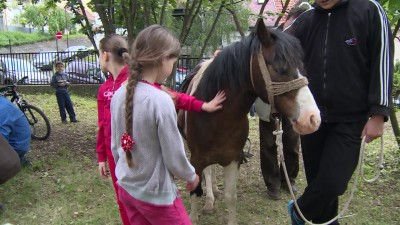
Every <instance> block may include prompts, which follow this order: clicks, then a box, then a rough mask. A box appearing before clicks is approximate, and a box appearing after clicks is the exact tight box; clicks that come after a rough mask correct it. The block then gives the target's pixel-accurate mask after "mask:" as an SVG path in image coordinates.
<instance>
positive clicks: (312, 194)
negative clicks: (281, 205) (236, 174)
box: [287, 0, 393, 225]
mask: <svg viewBox="0 0 400 225" xmlns="http://www.w3.org/2000/svg"><path fill="white" fill-rule="evenodd" d="M314 7H315V8H314V9H310V10H308V11H306V12H305V13H303V14H302V15H300V16H299V17H298V18H297V20H296V21H294V22H293V24H292V25H291V26H290V27H289V28H288V30H287V31H288V32H290V33H292V34H293V35H295V36H296V37H298V38H299V39H300V41H301V44H302V46H303V49H304V52H305V58H304V63H305V68H306V70H307V77H308V80H309V82H310V84H309V87H310V89H311V92H312V93H313V95H314V98H315V100H316V102H317V104H318V107H319V109H320V111H321V118H322V123H321V126H320V128H319V130H318V131H317V132H315V133H313V134H310V135H305V136H303V137H301V147H302V153H303V159H304V167H305V172H306V177H307V183H308V186H307V187H306V189H305V191H304V193H303V195H302V196H301V197H300V198H299V200H298V204H299V206H300V210H301V211H302V213H303V215H304V216H305V218H306V219H307V220H311V221H312V222H314V223H322V222H327V221H329V220H331V219H333V218H334V217H335V216H336V215H337V213H338V196H340V195H342V194H343V193H344V192H345V190H346V188H347V184H348V182H349V180H350V178H351V176H352V174H353V172H354V170H355V168H356V166H357V162H358V155H359V151H360V145H361V137H364V136H365V139H366V142H367V143H368V142H370V141H372V140H374V139H375V138H377V137H380V136H381V135H382V134H383V127H384V122H385V121H387V119H388V115H389V101H390V99H391V98H390V94H391V86H392V73H393V39H392V37H391V30H390V25H389V23H388V20H387V17H386V15H385V13H384V11H383V9H382V7H381V6H380V5H379V4H378V3H377V2H376V1H374V0H316V1H315V4H314ZM288 208H289V214H290V216H291V219H292V224H296V225H297V224H304V222H303V221H302V220H301V219H299V216H298V213H295V212H294V211H295V210H294V207H293V202H292V201H290V202H289V205H288ZM331 224H339V223H338V221H337V220H336V221H333V222H332V223H331Z"/></svg>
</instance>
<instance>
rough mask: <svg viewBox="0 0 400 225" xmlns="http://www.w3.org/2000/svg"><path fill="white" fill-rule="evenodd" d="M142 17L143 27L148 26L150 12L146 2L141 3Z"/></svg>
mask: <svg viewBox="0 0 400 225" xmlns="http://www.w3.org/2000/svg"><path fill="white" fill-rule="evenodd" d="M143 17H144V25H145V27H148V26H150V10H149V4H148V1H144V2H143Z"/></svg>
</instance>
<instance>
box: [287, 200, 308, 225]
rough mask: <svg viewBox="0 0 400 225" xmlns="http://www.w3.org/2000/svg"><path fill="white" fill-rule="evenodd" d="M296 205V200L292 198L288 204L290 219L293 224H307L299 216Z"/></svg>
mask: <svg viewBox="0 0 400 225" xmlns="http://www.w3.org/2000/svg"><path fill="white" fill-rule="evenodd" d="M294 207H295V206H294V201H293V200H290V201H289V204H288V212H289V216H290V219H291V220H292V225H305V224H306V223H305V222H304V221H303V220H302V219H300V218H299V217H298V216H297V214H296V211H295V209H294Z"/></svg>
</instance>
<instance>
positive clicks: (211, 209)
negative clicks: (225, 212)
mask: <svg viewBox="0 0 400 225" xmlns="http://www.w3.org/2000/svg"><path fill="white" fill-rule="evenodd" d="M201 212H202V214H203V215H208V214H212V213H213V212H214V207H206V206H204V208H203V209H202V210H201Z"/></svg>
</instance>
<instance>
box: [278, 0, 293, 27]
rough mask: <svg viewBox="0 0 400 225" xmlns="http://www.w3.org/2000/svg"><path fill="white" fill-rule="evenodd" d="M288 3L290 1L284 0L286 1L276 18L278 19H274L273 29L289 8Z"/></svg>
mask: <svg viewBox="0 0 400 225" xmlns="http://www.w3.org/2000/svg"><path fill="white" fill-rule="evenodd" d="M290 1H291V0H286V1H285V5H284V6H283V7H282V12H281V16H278V18H277V19H276V21H275V24H274V27H277V26H278V25H279V22H280V21H281V19H282V17H283V15H284V13H285V12H286V9H287V7H288V6H289V2H290Z"/></svg>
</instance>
